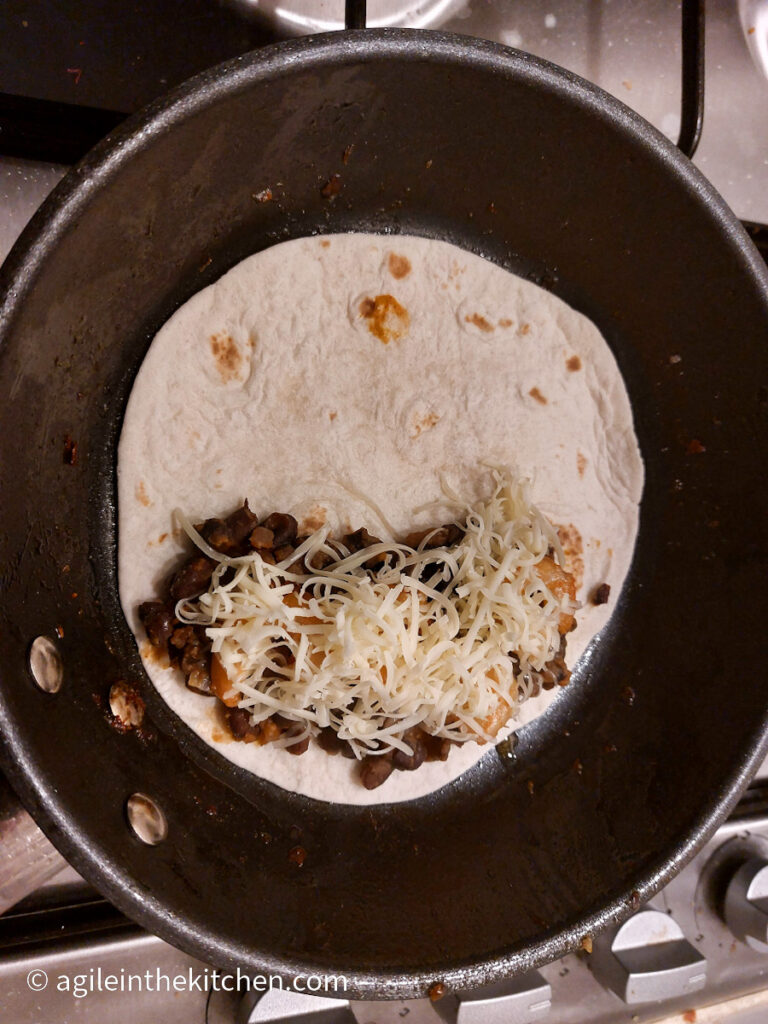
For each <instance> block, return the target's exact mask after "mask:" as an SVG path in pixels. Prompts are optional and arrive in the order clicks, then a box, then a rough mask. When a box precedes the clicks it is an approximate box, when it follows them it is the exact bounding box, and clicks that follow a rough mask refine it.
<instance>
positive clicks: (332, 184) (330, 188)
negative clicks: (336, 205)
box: [320, 174, 341, 199]
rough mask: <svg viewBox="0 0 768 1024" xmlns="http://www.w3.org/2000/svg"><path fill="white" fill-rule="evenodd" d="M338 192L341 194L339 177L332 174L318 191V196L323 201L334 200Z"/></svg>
mask: <svg viewBox="0 0 768 1024" xmlns="http://www.w3.org/2000/svg"><path fill="white" fill-rule="evenodd" d="M339 192H341V175H340V174H332V175H331V176H330V178H329V179H328V181H326V183H325V184H324V185H323V187H322V188H321V189H320V195H321V196H322V197H323V199H335V198H336V196H337V195H338V194H339Z"/></svg>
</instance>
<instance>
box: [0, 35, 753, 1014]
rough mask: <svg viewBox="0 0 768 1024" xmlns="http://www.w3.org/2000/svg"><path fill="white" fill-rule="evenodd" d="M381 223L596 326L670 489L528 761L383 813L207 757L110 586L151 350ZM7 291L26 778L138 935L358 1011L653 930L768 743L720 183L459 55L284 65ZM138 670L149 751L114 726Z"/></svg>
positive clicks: (10, 551) (31, 259) (141, 125)
mask: <svg viewBox="0 0 768 1024" xmlns="http://www.w3.org/2000/svg"><path fill="white" fill-rule="evenodd" d="M351 146H353V147H354V148H353V149H352V150H351V154H350V155H349V159H348V162H347V163H344V162H343V159H342V154H343V153H344V151H345V149H347V150H348V152H349V147H351ZM334 174H338V175H340V178H339V180H338V184H339V185H340V186H341V189H340V191H339V192H338V194H337V195H335V197H329V196H328V192H329V191H333V190H332V189H331V190H329V189H324V186H325V185H326V183H327V182H328V181H329V180H330V179H331V177H332V175H334ZM266 188H270V189H271V190H272V194H273V199H272V201H270V202H258V201H256V200H255V199H254V195H256V194H258V193H260V192H262V190H264V189H266ZM352 229H358V230H367V231H378V232H395V233H396V232H411V233H416V234H421V235H427V236H434V237H439V238H444V239H447V240H449V241H452V242H455V243H457V244H458V245H461V246H463V247H464V248H466V249H468V250H471V251H473V252H479V253H482V254H483V255H485V256H487V257H488V258H490V259H492V260H494V261H496V262H497V263H499V264H501V265H503V266H505V267H508V268H510V269H512V270H514V271H516V272H518V273H520V274H523V275H524V276H526V277H529V278H530V279H532V280H534V281H536V282H537V283H539V284H542V285H543V286H544V287H546V288H549V289H551V290H553V291H554V292H556V293H557V294H558V295H560V296H561V297H562V298H563V299H565V300H566V301H567V302H569V303H571V304H572V305H574V306H575V307H576V308H577V309H579V310H581V311H582V312H584V313H585V314H587V315H588V316H589V317H591V318H592V319H593V320H594V321H595V322H596V323H597V324H598V325H599V327H600V328H601V330H602V331H603V333H604V334H605V336H606V338H607V339H608V341H609V343H610V345H611V346H612V348H613V350H614V352H615V354H616V358H617V360H618V362H619V365H620V367H621V370H622V372H623V374H624V377H625V380H626V382H627V387H628V389H629V392H630V395H631V399H632V403H633V408H634V414H635V419H636V426H637V432H638V435H639V439H640V444H641V446H642V451H643V455H644V458H645V461H646V471H647V481H646V487H645V495H644V499H643V504H642V516H641V528H640V535H639V541H638V546H637V550H636V554H635V559H634V563H633V567H632V571H631V574H630V577H629V579H628V581H627V584H626V586H625V588H624V591H623V593H622V594H621V597H620V599H619V600H618V604H617V607H616V610H615V614H614V616H613V618H612V620H611V623H610V626H609V628H608V629H607V630H606V631H605V633H604V635H603V636H602V637H601V639H600V641H599V643H598V644H597V645H596V646H595V647H594V649H593V651H592V653H591V656H590V657H589V658H588V659H587V660H585V661H584V663H583V664H582V665H581V667H580V670H579V671H578V673H577V679H576V681H575V683H574V685H572V686H571V687H569V688H568V690H567V691H565V692H564V695H563V699H562V700H561V701H560V702H559V703H558V704H557V705H556V707H554V708H553V709H552V711H551V712H550V713H548V714H547V715H546V716H544V717H543V718H542V719H540V720H539V721H537V722H535V723H533V724H531V725H529V726H527V727H526V728H525V729H523V730H522V732H521V733H520V742H519V746H518V747H517V750H516V757H515V758H514V760H512V761H506V762H503V761H502V760H501V758H499V757H498V756H496V754H495V753H494V752H493V751H491V752H490V754H489V756H488V757H487V758H486V759H485V760H484V761H483V763H482V765H481V766H480V767H479V768H478V769H477V770H476V771H473V772H470V773H468V774H467V775H466V776H465V777H464V778H462V779H460V780H459V781H458V782H456V783H455V784H453V785H451V786H449V787H447V788H446V789H445V791H441V792H439V793H437V794H435V795H434V796H433V797H431V798H429V799H422V800H418V801H415V802H413V803H410V804H405V805H396V806H386V805H383V806H379V807H374V808H370V809H362V808H361V809H358V808H349V807H344V806H334V805H331V804H325V803H317V802H313V801H311V800H308V799H305V798H299V797H295V796H292V795H290V794H287V793H285V792H283V791H281V790H279V789H277V788H276V787H274V786H272V785H270V784H266V783H262V782H260V781H259V780H258V779H255V778H253V777H249V776H247V775H245V774H244V773H243V772H241V771H239V770H238V769H236V768H235V767H233V766H232V765H231V764H229V763H228V762H224V761H223V760H222V759H221V758H220V757H219V756H218V755H216V754H215V752H213V751H212V750H210V749H209V748H207V747H205V746H204V745H203V744H202V743H201V742H200V741H198V740H197V739H196V738H195V737H194V736H192V735H190V733H189V732H188V731H187V730H186V728H185V727H184V726H183V725H181V724H180V723H179V722H178V721H177V720H175V719H174V717H173V716H172V715H171V714H170V712H169V711H167V709H166V708H165V706H164V705H163V704H162V703H161V702H159V701H158V700H157V699H155V698H154V696H153V691H152V689H151V687H150V686H149V685H148V683H147V682H146V679H145V677H144V675H143V670H142V668H141V663H140V661H139V658H138V656H137V652H136V650H135V646H134V643H133V639H132V637H131V635H130V633H129V631H128V629H127V627H126V624H125V622H124V620H123V617H122V614H121V612H120V608H119V604H118V599H117V586H116V579H115V571H116V568H115V519H116V515H115V497H114V496H115V446H116V440H117V437H118V432H119V428H120V421H121V417H122V413H123V409H124V407H125V402H126V398H127V395H128V392H129V389H130V386H131V382H132V380H133V377H134V375H135V373H136V371H137V369H138V366H139V364H140V362H141V360H142V357H143V354H144V352H145V350H146V348H147V345H148V343H149V341H150V339H151V338H152V336H153V334H154V332H155V331H156V330H157V329H158V327H159V326H160V325H161V324H162V323H163V321H164V320H165V319H166V318H167V317H168V316H169V314H170V313H171V312H172V311H173V310H174V309H176V308H177V307H178V306H179V305H180V304H181V303H182V302H184V301H185V300H186V299H187V298H189V296H191V295H192V294H193V293H194V292H196V291H198V290H199V289H200V288H202V287H204V286H205V285H207V284H209V283H210V282H211V281H213V280H215V279H216V278H217V277H218V276H219V275H220V274H222V273H223V272H224V271H226V270H227V269H228V268H229V267H231V266H232V265H233V264H234V263H236V262H237V261H238V260H240V259H242V258H243V257H245V256H247V255H248V254H250V253H252V252H254V251H256V250H259V249H261V248H263V247H265V246H268V245H271V244H273V243H275V242H278V241H282V240H283V239H286V238H291V237H295V236H300V235H307V234H310V233H313V232H327V231H347V230H352ZM2 284H3V286H4V289H5V300H4V305H3V307H2V310H1V311H0V313H1V318H2V319H1V320H0V323H1V325H2V353H1V354H0V394H1V395H2V396H3V409H2V423H3V428H4V429H3V431H2V436H1V437H0V459H1V465H0V488H1V489H2V491H1V493H2V503H3V508H2V519H1V523H0V528H1V533H0V564H1V565H2V573H3V589H4V596H3V601H2V609H0V665H1V666H2V687H1V688H0V715H1V717H2V761H3V767H4V769H5V770H6V771H7V773H8V774H9V776H10V778H11V780H12V781H13V783H14V785H15V786H16V787H17V789H18V791H19V792H20V793H21V795H22V796H23V798H24V800H25V802H26V803H27V805H28V806H29V808H30V809H31V810H32V812H33V813H34V815H35V816H36V818H37V819H38V821H39V822H40V823H41V825H42V826H43V828H44V829H45V830H46V832H47V833H48V835H49V836H50V838H51V839H52V840H53V841H54V842H55V843H56V844H57V846H58V847H59V848H60V849H61V850H62V852H63V853H64V854H65V855H66V857H67V858H68V859H69V860H70V861H71V862H72V863H73V864H74V865H75V867H76V868H77V869H78V870H80V871H81V872H82V873H83V874H84V875H85V876H86V877H87V878H89V879H90V880H91V881H92V882H93V883H94V884H95V885H96V886H97V887H98V888H99V889H100V890H101V891H102V892H103V893H104V894H105V895H106V896H108V897H109V898H110V899H111V900H113V901H114V903H115V904H116V905H117V906H119V907H120V908H121V909H123V910H124V911H125V912H126V913H127V914H129V915H130V916H132V917H134V918H135V919H136V920H138V921H140V922H141V923H142V924H144V925H146V926H147V927H148V928H149V929H151V930H152V931H154V932H156V933H157V934H159V935H161V936H162V937H163V938H166V939H168V940H169V941H171V942H173V943H175V944H178V945H179V946H182V947H183V948H185V949H187V950H188V951H190V952H192V953H194V954H195V955H196V956H198V957H200V958H202V959H204V960H207V961H210V962H213V963H215V964H217V965H220V966H222V967H230V968H232V967H235V966H236V965H239V966H241V967H244V968H246V969H252V970H268V971H277V972H279V973H282V974H286V975H290V974H292V973H294V972H295V971H298V970H300V971H309V970H320V971H324V972H325V971H332V972H334V973H344V974H346V975H347V976H348V978H349V982H350V989H349V991H350V993H351V994H359V995H364V996H367V997H370V996H372V995H382V996H385V995H386V996H394V995H402V996H410V995H417V994H423V993H424V992H425V990H426V989H427V988H428V987H429V985H431V984H432V983H433V982H434V981H435V980H436V979H441V980H443V981H444V982H445V983H446V984H447V986H449V987H451V986H455V987H459V986H467V985H474V984H479V983H481V982H483V981H487V980H491V979H495V978H498V977H501V976H502V975H506V974H508V973H511V972H515V971H519V970H522V969H524V968H527V967H529V966H532V965H535V964H540V963H543V962H545V961H547V960H550V959H553V958H555V957H557V956H560V955H561V954H563V953H565V952H566V951H567V950H570V949H572V948H574V947H575V946H577V945H578V944H579V943H580V940H581V938H582V936H584V935H585V934H587V933H593V932H595V931H596V930H598V929H599V928H600V927H602V926H603V925H604V924H606V923H607V922H609V921H612V920H616V919H618V918H619V917H621V916H622V915H626V914H627V913H629V911H630V909H631V908H632V907H633V906H635V905H637V903H639V902H640V901H642V900H645V899H646V898H648V897H649V896H650V895H651V894H652V893H653V892H655V891H656V890H657V889H658V888H659V887H660V886H661V885H663V884H664V883H665V882H666V881H667V880H668V879H669V878H670V876H671V875H672V874H673V873H674V872H675V871H676V870H677V869H678V868H679V867H680V866H681V865H682V864H683V863H684V862H685V861H686V860H687V859H688V858H689V857H690V856H691V855H692V854H693V852H694V851H695V850H696V849H697V848H698V847H699V846H700V845H701V844H702V843H703V841H704V840H705V838H706V837H707V836H708V835H709V834H710V833H711V832H712V831H713V830H714V828H715V826H716V825H717V823H718V822H719V821H720V820H721V818H722V817H723V816H724V815H725V814H726V812H727V811H728V809H729V808H730V807H731V806H732V805H733V803H734V802H735V800H736V799H737V796H738V794H739V792H740V790H741V788H742V787H743V785H744V784H745V783H746V781H747V779H748V778H749V777H750V774H751V773H752V772H753V771H754V769H755V768H756V766H757V764H758V762H759V761H760V758H761V757H762V756H763V752H764V750H765V746H766V744H765V724H766V709H767V708H768V679H766V674H765V671H764V668H763V655H764V643H763V636H764V630H765V622H766V618H767V617H768V600H767V599H766V585H765V580H766V570H767V569H768V562H767V557H766V556H767V553H768V552H767V547H768V544H767V542H766V530H765V509H766V473H765V465H764V458H765V450H766V447H765V419H766V397H767V394H768V393H767V392H766V388H765V384H766V381H767V380H768V372H767V368H766V361H767V357H766V351H767V349H766V344H765V341H766V332H767V330H768V281H767V280H766V272H765V268H764V266H763V265H762V264H761V262H760V260H759V258H758V256H757V254H756V252H755V250H754V249H753V247H752V245H751V243H750V242H749V241H748V240H747V238H746V236H745V234H744V233H743V231H742V229H741V228H740V226H739V224H738V223H737V221H736V220H735V219H734V217H733V215H732V214H731V213H730V212H729V211H728V209H727V208H726V207H725V206H724V204H723V203H722V201H721V200H720V199H719V197H718V196H717V195H716V194H715V192H714V191H713V190H712V188H711V187H710V186H709V185H708V184H707V182H706V181H705V180H704V179H703V178H702V177H701V176H700V175H699V174H698V173H697V172H696V171H695V169H694V168H693V167H692V166H691V165H690V163H689V162H688V161H687V160H686V159H685V158H683V157H682V156H681V155H680V154H679V153H678V152H677V151H676V150H675V149H674V147H673V146H671V145H670V144H669V143H668V142H667V141H666V140H665V139H664V138H662V137H661V136H660V135H659V134H658V133H657V132H656V131H654V130H653V129H652V128H651V127H650V126H649V125H647V124H646V123H645V122H644V121H642V120H641V119H639V118H638V117H637V116H635V115H634V114H633V113H632V112H631V111H629V110H628V109H627V108H626V107H624V106H622V105H621V104H620V103H619V102H618V101H616V100H614V99H612V98H611V97H609V96H607V95H606V94H604V93H602V92H601V91H600V90H598V89H596V88H594V87H592V86H590V85H587V84H585V83H584V82H582V81H580V80H578V79H576V78H574V77H573V76H571V75H568V74H566V73H565V72H563V71H561V70H558V69H556V68H554V67H552V66H550V65H548V64H545V63H543V62H542V61H539V60H535V59H533V58H531V57H529V56H527V55H524V54H520V53H515V52H513V51H510V50H506V49H504V48H502V47H498V46H495V45H491V44H488V43H483V42H478V41H474V40H469V39H462V38H459V37H454V36H444V35H439V34H432V33H430V34H429V35H426V34H423V33H409V32H405V31H370V32H367V33H351V34H348V35H345V36H339V35H333V36H325V37H315V38H309V39H306V40H302V41H299V42H292V43H288V44H285V45H280V46H277V47H274V48H269V49H267V50H264V51H261V52H258V53H256V54H252V55H249V56H247V57H244V58H241V59H238V60H235V61H233V62H231V63H229V64H228V65H225V66H223V67H221V68H218V69H214V70H213V71H211V72H208V73H205V74H203V75H201V76H200V77H198V78H196V79H195V80H194V81H193V82H191V83H190V84H188V85H186V86H184V87H182V88H181V89H180V90H178V91H177V92H175V93H174V94H173V95H172V97H171V98H169V99H166V100H163V101H161V102H159V103H158V104H156V105H155V106H153V107H152V108H150V109H149V111H147V112H145V113H144V114H142V115H139V117H138V118H134V119H133V120H132V121H131V122H130V123H128V124H127V125H126V126H125V127H123V128H121V129H119V130H118V131H117V132H116V133H115V134H113V135H112V136H111V137H110V139H109V140H108V141H107V142H106V143H105V144H103V145H101V146H99V147H98V148H97V149H96V150H95V151H94V152H93V153H92V154H91V155H90V156H89V157H88V158H86V160H85V161H84V162H83V163H81V164H80V165H79V166H78V167H77V168H76V169H75V170H74V171H73V172H71V174H70V175H69V176H68V177H67V178H66V179H65V180H64V182H63V183H62V184H61V186H60V187H59V188H58V189H57V191H56V193H55V194H54V196H53V197H52V198H51V199H50V200H49V201H48V203H47V204H46V205H45V206H44V208H43V210H42V211H41V212H40V213H39V214H38V215H37V217H36V218H35V220H34V221H33V223H32V225H31V226H30V228H29V229H28V230H27V231H26V233H25V234H24V236H23V238H22V239H21V241H20V242H19V244H18V246H17V247H16V249H15V250H14V252H13V254H12V256H11V257H10V258H9V261H8V263H7V265H6V267H5V269H4V272H3V278H2ZM353 386H361V385H360V384H359V383H353V382H350V387H353ZM73 444H76V446H77V448H76V460H74V462H75V464H72V463H73ZM702 449H705V450H702ZM761 460H762V461H761ZM57 628H58V630H59V632H60V633H61V634H62V638H61V639H60V640H58V645H59V648H60V651H61V654H62V658H63V663H64V666H65V679H64V685H63V687H62V688H61V690H60V691H59V692H58V693H57V694H45V693H43V692H41V691H40V690H39V689H37V688H36V686H35V685H34V684H33V683H32V681H31V679H30V675H29V672H28V666H27V655H28V650H29V645H30V642H31V641H32V640H33V638H34V637H36V636H38V635H47V636H51V637H55V632H56V630H57ZM118 678H123V679H127V680H129V681H131V682H134V683H137V684H138V685H140V686H141V687H143V688H144V691H145V693H146V698H147V701H148V704H149V711H150V716H151V720H152V722H153V723H155V725H156V728H154V727H153V728H152V729H150V730H149V731H147V732H145V733H144V734H141V735H139V734H137V733H135V732H134V733H129V734H127V735H121V734H119V733H118V732H117V731H116V730H115V729H114V728H112V727H111V726H110V724H109V721H108V719H109V715H108V713H107V712H106V710H105V701H106V694H107V691H108V689H109V686H110V684H111V683H112V682H114V681H115V680H116V679H118ZM531 790H532V791H531ZM136 791H139V792H143V793H146V794H149V795H150V796H152V797H153V798H154V799H155V800H156V801H157V802H158V804H159V805H160V806H161V807H162V809H163V811H164V812H165V815H166V817H167V820H168V826H169V834H168V838H167V840H166V841H165V842H162V843H160V844H159V845H157V846H154V847H149V846H146V845H143V844H142V843H141V842H140V841H139V840H138V839H137V838H136V837H135V836H134V835H133V833H132V832H131V831H130V830H129V828H128V826H127V823H126V817H125V803H126V799H127V798H128V797H129V795H130V794H132V793H134V792H136ZM297 845H300V846H302V847H303V848H304V849H305V850H306V854H307V856H306V861H305V863H304V865H303V867H298V866H297V864H296V863H295V862H294V861H293V860H292V859H291V858H290V857H289V853H290V851H291V850H292V849H293V848H294V847H295V846H297Z"/></svg>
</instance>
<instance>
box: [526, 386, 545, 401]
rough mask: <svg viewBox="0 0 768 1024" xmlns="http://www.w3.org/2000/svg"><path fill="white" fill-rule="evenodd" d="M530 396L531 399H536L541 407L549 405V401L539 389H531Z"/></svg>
mask: <svg viewBox="0 0 768 1024" xmlns="http://www.w3.org/2000/svg"><path fill="white" fill-rule="evenodd" d="M528 394H529V395H530V396H531V398H533V399H535V400H536V401H537V402H538V403H539V405H546V404H547V399H546V398H545V397H544V395H542V393H541V392H540V391H539V389H538V388H531V390H530V391H529V392H528Z"/></svg>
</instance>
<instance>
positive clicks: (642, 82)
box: [0, 0, 768, 223]
mask: <svg viewBox="0 0 768 1024" xmlns="http://www.w3.org/2000/svg"><path fill="white" fill-rule="evenodd" d="M343 10H344V0H218V2H217V0H122V2H113V3H111V4H109V5H104V4H103V3H99V2H98V0H78V2H77V3H75V2H74V0H64V2H62V0H37V2H36V3H30V2H29V0H5V2H4V3H3V4H2V5H0V37H2V39H3V43H4V45H3V47H2V53H0V154H4V155H6V156H16V157H21V158H31V159H43V160H46V161H61V162H72V161H74V160H76V159H78V158H79V157H80V156H82V154H83V153H84V152H85V151H86V150H87V149H88V148H89V147H90V146H91V145H93V143H95V142H96V141H97V140H98V139H99V138H101V137H102V136H103V135H104V134H105V133H106V132H107V131H109V129H111V128H112V127H113V126H114V125H115V124H117V123H118V122H119V121H120V120H121V119H122V118H123V117H125V116H126V115H127V114H129V113H132V112H133V111H135V110H137V109H139V108H140V107H141V106H143V105H144V104H146V103H148V102H149V101H150V100H152V99H154V98H156V97H157V96H159V95H161V94H162V93H164V92H165V91H166V90H168V89H170V88H172V87H173V86H175V85H177V84H178V83H179V82H181V81H183V80H184V79H185V78H187V77H189V76H190V75H192V74H194V73H196V72H198V71H201V70H202V69H203V68H206V67H210V66H211V65H213V64H216V63H218V62H219V61H222V60H225V59H227V58H229V57H234V56H237V55H238V54H241V53H245V52H246V51H247V50H250V49H252V48H254V47H258V46H263V45H265V44H267V43H270V42H275V41H277V40H278V39H283V38H287V37H289V36H291V35H295V34H297V33H300V32H302V31H309V30H314V29H317V28H319V29H323V30H325V29H326V28H331V27H333V26H340V25H341V22H342V15H343ZM369 12H370V17H369V24H410V25H413V26H422V27H423V26H428V27H430V28H440V29H444V30H446V31H450V32H459V33H464V34H467V35H473V36H480V37H483V38H486V39H491V40H494V41H496V42H501V43H505V44H507V45H509V46H515V47H519V48H521V49H523V50H527V51H529V52H531V53H534V54H536V55H537V56H541V57H544V58H546V59H547V60H551V61H553V62H554V63H556V64H560V65H562V66H563V67H565V68H568V69H569V70H571V71H574V72H575V73H577V74H579V75H582V76H583V77H585V78H588V79H590V80H591V81H593V82H595V83H597V84H598V85H599V86H601V87H602V88H603V89H606V90H607V91H608V92H611V93H613V94H614V95H616V96H618V97H619V99H621V100H622V101H623V102H624V103H626V104H628V105H629V106H631V107H633V108H634V109H635V110H637V111H638V112H639V113H640V114H642V115H643V116H644V117H645V118H647V119H648V120H649V121H650V122H651V123H652V124H654V125H655V126H656V127H657V128H659V129H660V130H661V131H662V132H664V133H665V134H667V135H668V136H669V137H670V138H676V137H677V134H678V131H679V127H680V60H681V44H680V7H679V4H677V3H669V2H668V0H635V2H629V0H605V2H604V3H595V2H592V0H576V2H574V0H547V2H546V3H541V2H540V0H369ZM706 44H707V62H706V103H705V114H704V132H703V136H702V140H701V144H700V146H699V150H698V152H697V155H696V160H695V162H696V164H697V165H698V166H699V167H700V168H701V170H702V171H703V172H704V174H705V175H706V176H707V177H708V178H709V179H710V181H712V183H713V184H714V185H715V187H716V188H717V189H718V190H719V191H720V192H721V193H722V195H723V196H724V198H725V200H726V202H727V203H728V204H729V205H730V206H731V207H732V208H733V210H734V211H735V212H736V213H737V215H738V216H739V217H741V218H742V219H744V220H750V221H759V222H761V223H766V222H768V130H766V124H768V14H766V5H765V3H764V2H761V0H740V2H738V3H736V2H732V0H729V2H724V0H711V2H710V3H709V5H708V11H707V30H706ZM7 173H8V169H7V167H6V175H7Z"/></svg>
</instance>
